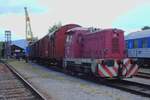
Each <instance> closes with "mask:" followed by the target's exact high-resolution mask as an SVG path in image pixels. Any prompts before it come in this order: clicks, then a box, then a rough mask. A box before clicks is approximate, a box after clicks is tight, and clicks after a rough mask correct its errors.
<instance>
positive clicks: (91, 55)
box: [30, 24, 138, 79]
mask: <svg viewBox="0 0 150 100" xmlns="http://www.w3.org/2000/svg"><path fill="white" fill-rule="evenodd" d="M30 49H31V50H30V51H31V52H30V59H32V60H37V61H38V62H45V63H48V64H51V63H55V64H57V66H56V67H59V68H62V69H64V70H66V71H69V72H72V73H75V74H77V73H84V74H91V73H92V74H94V75H95V76H98V77H102V78H119V79H120V78H121V79H122V78H127V77H132V76H133V75H135V74H136V73H137V71H138V66H137V64H136V62H135V61H133V60H131V59H129V58H126V54H125V41H124V31H122V30H120V29H96V28H83V27H81V26H79V25H76V24H68V25H65V26H62V27H60V28H59V29H58V30H57V31H55V32H53V33H49V34H47V35H46V36H45V37H43V38H42V39H40V40H39V41H37V42H35V43H33V44H32V45H30Z"/></svg>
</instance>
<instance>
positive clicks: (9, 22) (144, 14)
mask: <svg viewBox="0 0 150 100" xmlns="http://www.w3.org/2000/svg"><path fill="white" fill-rule="evenodd" d="M24 7H27V8H28V12H29V16H30V19H31V27H32V31H33V34H34V36H38V38H41V37H43V36H44V35H46V34H47V33H48V29H49V27H50V26H53V25H54V24H56V23H59V22H61V23H62V25H65V24H69V23H75V24H79V25H81V26H83V27H92V26H93V27H98V28H119V29H123V30H124V31H125V34H129V33H130V32H132V31H138V30H140V29H141V28H142V27H143V26H146V25H147V26H150V21H149V19H150V0H0V40H4V31H5V30H11V32H12V39H13V40H17V39H22V38H25V12H24Z"/></svg>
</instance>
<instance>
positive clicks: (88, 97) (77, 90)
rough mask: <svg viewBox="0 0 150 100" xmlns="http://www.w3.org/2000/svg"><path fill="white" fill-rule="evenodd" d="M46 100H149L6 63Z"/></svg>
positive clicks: (18, 63)
mask: <svg viewBox="0 0 150 100" xmlns="http://www.w3.org/2000/svg"><path fill="white" fill-rule="evenodd" d="M8 63H9V64H10V65H12V66H13V67H14V68H15V69H16V70H17V71H18V72H19V73H20V74H22V75H23V76H24V78H25V79H27V80H28V81H29V82H30V83H31V84H32V85H33V86H34V87H35V88H36V89H37V90H39V91H40V92H41V93H43V95H44V96H45V97H46V98H47V100H50V99H51V100H150V98H146V97H141V96H138V95H134V94H131V93H128V92H125V91H121V90H118V89H114V88H111V87H107V86H103V85H100V84H96V83H94V82H89V81H86V80H82V79H79V78H76V77H72V76H68V75H66V74H64V73H61V72H56V71H53V70H50V69H49V68H46V67H43V66H40V65H37V64H34V63H25V62H24V61H15V60H11V61H8Z"/></svg>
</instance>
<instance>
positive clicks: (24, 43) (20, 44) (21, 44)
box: [11, 39, 28, 49]
mask: <svg viewBox="0 0 150 100" xmlns="http://www.w3.org/2000/svg"><path fill="white" fill-rule="evenodd" d="M11 45H16V46H18V47H20V48H22V49H26V47H27V45H28V42H27V41H26V40H25V39H21V40H15V41H12V43H11Z"/></svg>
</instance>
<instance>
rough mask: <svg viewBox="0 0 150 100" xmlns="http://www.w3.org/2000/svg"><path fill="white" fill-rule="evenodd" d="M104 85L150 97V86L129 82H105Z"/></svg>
mask: <svg viewBox="0 0 150 100" xmlns="http://www.w3.org/2000/svg"><path fill="white" fill-rule="evenodd" d="M102 84H104V85H107V86H111V87H114V88H117V89H121V90H125V91H127V92H130V93H133V94H137V95H141V96H145V97H150V85H147V84H141V83H137V82H131V81H127V80H117V81H110V80H105V81H104V82H102Z"/></svg>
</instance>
